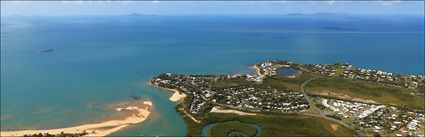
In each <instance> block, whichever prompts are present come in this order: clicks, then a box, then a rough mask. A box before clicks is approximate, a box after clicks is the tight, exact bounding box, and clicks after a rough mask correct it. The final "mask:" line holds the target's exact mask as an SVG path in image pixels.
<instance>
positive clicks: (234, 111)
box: [210, 106, 257, 115]
mask: <svg viewBox="0 0 425 137" xmlns="http://www.w3.org/2000/svg"><path fill="white" fill-rule="evenodd" d="M210 113H233V114H238V115H257V114H255V113H247V112H242V111H239V110H233V109H223V108H221V107H218V106H215V107H213V108H212V109H211V111H210Z"/></svg>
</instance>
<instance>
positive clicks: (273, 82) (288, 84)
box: [263, 73, 317, 91]
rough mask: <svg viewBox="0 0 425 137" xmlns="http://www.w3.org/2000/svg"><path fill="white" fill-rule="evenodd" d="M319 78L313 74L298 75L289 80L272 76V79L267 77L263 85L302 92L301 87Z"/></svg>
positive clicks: (284, 77) (286, 77)
mask: <svg viewBox="0 0 425 137" xmlns="http://www.w3.org/2000/svg"><path fill="white" fill-rule="evenodd" d="M314 77H317V76H316V75H313V74H309V73H303V74H298V75H296V77H295V78H289V77H288V76H277V75H276V76H271V77H267V78H265V79H264V80H263V84H264V85H268V86H271V87H273V88H277V89H286V88H287V89H292V90H296V91H299V90H300V88H301V87H300V85H301V84H302V83H303V82H305V81H307V80H309V79H311V78H314Z"/></svg>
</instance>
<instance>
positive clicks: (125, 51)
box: [1, 15, 424, 136]
mask: <svg viewBox="0 0 425 137" xmlns="http://www.w3.org/2000/svg"><path fill="white" fill-rule="evenodd" d="M423 24H424V19H423V17H416V16H351V15H347V16H326V17H315V16H141V17H128V16H96V17H89V16H87V17H4V18H3V17H2V20H1V128H2V130H3V129H5V130H6V129H16V127H21V128H36V129H37V128H38V129H43V128H53V127H65V126H70V125H77V124H82V123H91V122H97V121H102V120H105V119H108V118H111V117H113V116H114V111H113V110H111V109H108V107H107V106H108V105H111V104H115V103H119V102H123V101H131V99H130V98H129V95H130V94H132V93H134V94H137V95H140V96H141V97H142V98H144V99H148V100H151V101H153V103H154V105H155V106H154V109H153V113H152V114H153V115H151V116H150V117H149V119H148V120H146V121H145V122H143V123H142V124H138V125H135V126H131V127H130V128H127V129H125V130H123V131H120V132H117V133H116V134H114V135H141V134H143V135H152V136H156V135H174V136H175V135H184V134H185V130H186V126H185V124H184V121H183V120H182V118H181V117H180V116H179V115H178V114H177V113H176V112H175V109H174V106H175V105H176V104H175V103H172V102H170V101H169V100H168V98H169V96H170V95H171V93H169V92H163V91H161V90H159V89H155V88H151V87H149V86H147V85H146V81H147V80H148V79H149V78H150V77H153V76H155V75H158V74H161V73H165V72H172V73H188V74H210V73H213V74H224V73H250V72H252V70H249V69H248V68H247V67H248V66H249V65H252V64H254V63H256V62H258V61H262V60H267V59H287V60H293V61H296V62H300V63H334V62H336V61H341V62H349V63H351V64H353V65H356V66H360V67H367V68H372V69H381V70H384V71H388V72H396V73H407V74H424V26H423ZM52 48H54V49H56V51H55V52H50V53H40V51H42V50H46V49H52Z"/></svg>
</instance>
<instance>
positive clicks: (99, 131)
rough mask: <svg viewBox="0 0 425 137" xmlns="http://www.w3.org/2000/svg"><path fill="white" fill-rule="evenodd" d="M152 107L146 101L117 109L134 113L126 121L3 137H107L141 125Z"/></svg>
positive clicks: (18, 132)
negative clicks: (47, 136) (56, 136)
mask: <svg viewBox="0 0 425 137" xmlns="http://www.w3.org/2000/svg"><path fill="white" fill-rule="evenodd" d="M151 107H152V102H150V101H144V103H143V105H142V106H136V105H129V106H126V107H123V108H116V110H117V111H118V112H120V111H133V114H132V115H130V116H127V117H125V118H124V119H117V120H109V121H105V122H101V123H94V124H84V125H79V126H74V127H67V128H57V129H46V130H20V131H1V132H0V133H1V134H0V135H1V136H23V135H33V134H38V133H43V134H44V133H49V134H61V133H62V132H63V133H70V134H77V133H83V132H84V131H86V133H88V134H87V135H86V136H106V135H109V134H111V133H113V132H116V131H118V130H120V129H122V128H125V127H127V126H129V125H131V124H137V123H141V122H143V121H144V120H146V118H147V117H148V116H149V114H150V110H149V109H150V108H151Z"/></svg>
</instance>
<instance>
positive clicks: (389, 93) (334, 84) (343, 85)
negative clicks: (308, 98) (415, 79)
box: [306, 77, 424, 109]
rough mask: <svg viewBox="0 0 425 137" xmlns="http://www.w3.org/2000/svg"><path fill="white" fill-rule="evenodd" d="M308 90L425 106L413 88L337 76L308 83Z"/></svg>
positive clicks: (324, 94)
mask: <svg viewBox="0 0 425 137" xmlns="http://www.w3.org/2000/svg"><path fill="white" fill-rule="evenodd" d="M306 92H307V93H309V94H314V95H322V96H331V97H335V98H341V99H349V100H353V99H354V98H357V99H358V100H357V101H359V99H360V100H363V101H365V102H371V101H374V102H377V103H382V104H388V105H395V106H400V107H409V108H413V109H416V108H422V109H423V108H424V99H422V98H419V97H416V96H413V95H411V93H412V92H414V91H413V90H411V89H406V88H399V87H391V86H385V85H378V84H375V83H369V82H365V81H354V80H349V79H344V78H337V77H321V78H318V79H315V80H313V81H311V82H310V83H308V84H307V86H306ZM355 101H356V100H355Z"/></svg>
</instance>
